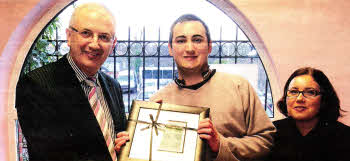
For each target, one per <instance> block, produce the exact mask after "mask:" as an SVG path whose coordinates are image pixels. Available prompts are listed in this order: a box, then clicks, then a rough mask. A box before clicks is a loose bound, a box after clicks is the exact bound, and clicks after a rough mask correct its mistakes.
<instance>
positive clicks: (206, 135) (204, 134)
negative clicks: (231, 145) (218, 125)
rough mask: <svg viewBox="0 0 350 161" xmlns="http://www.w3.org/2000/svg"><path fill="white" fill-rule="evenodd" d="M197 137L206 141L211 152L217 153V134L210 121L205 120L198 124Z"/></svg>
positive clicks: (218, 144)
mask: <svg viewBox="0 0 350 161" xmlns="http://www.w3.org/2000/svg"><path fill="white" fill-rule="evenodd" d="M197 132H198V134H199V137H200V138H202V139H205V140H207V141H208V144H209V146H210V149H211V150H212V151H213V152H218V151H219V147H220V138H219V133H218V131H217V130H216V129H215V127H214V125H213V123H212V122H211V120H210V119H208V118H206V119H204V120H202V121H200V122H199V125H198V131H197Z"/></svg>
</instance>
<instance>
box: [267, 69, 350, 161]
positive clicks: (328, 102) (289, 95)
mask: <svg viewBox="0 0 350 161" xmlns="http://www.w3.org/2000/svg"><path fill="white" fill-rule="evenodd" d="M277 106H278V108H279V110H280V111H281V112H282V114H284V115H285V116H286V117H287V118H285V119H282V120H278V121H275V122H274V125H275V126H276V128H277V133H276V136H275V146H274V148H273V149H272V153H271V156H270V158H269V159H268V160H271V161H272V160H279V161H280V160H282V161H285V160H289V161H292V160H293V161H324V160H328V161H341V160H344V161H345V160H350V143H349V139H348V138H349V137H350V132H349V131H350V128H349V127H347V126H345V125H344V124H342V123H340V122H338V121H337V119H338V117H339V116H340V112H339V110H340V105H339V98H338V96H337V94H336V92H335V90H334V88H333V86H332V84H331V83H330V81H329V80H328V78H327V76H326V75H325V74H324V73H323V72H322V71H320V70H317V69H314V68H310V67H306V68H300V69H298V70H296V71H295V72H294V73H293V74H292V75H291V76H290V77H289V79H288V80H287V83H286V85H285V86H284V94H283V97H282V98H281V99H280V100H279V101H278V103H277ZM347 146H348V147H349V148H348V147H347ZM347 153H348V154H347ZM348 156H349V157H348Z"/></svg>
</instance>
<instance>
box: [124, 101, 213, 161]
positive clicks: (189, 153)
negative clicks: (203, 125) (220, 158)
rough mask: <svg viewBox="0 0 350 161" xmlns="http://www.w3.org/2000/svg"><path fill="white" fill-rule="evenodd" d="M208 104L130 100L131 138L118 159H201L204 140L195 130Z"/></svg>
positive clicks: (135, 160) (187, 160)
mask: <svg viewBox="0 0 350 161" xmlns="http://www.w3.org/2000/svg"><path fill="white" fill-rule="evenodd" d="M207 117H209V108H206V107H193V106H181V105H173V104H166V103H163V104H159V103H155V102H146V101H135V100H134V101H133V103H132V110H131V113H130V115H129V119H128V127H127V132H128V133H129V137H130V141H129V142H127V143H126V145H125V146H124V147H123V148H122V149H121V152H120V154H119V156H118V161H126V160H128V161H150V160H155V161H179V160H181V161H200V160H203V157H204V156H203V155H204V147H205V146H204V144H203V141H202V140H201V139H200V138H199V135H198V134H197V128H198V123H199V121H200V120H202V119H204V118H207Z"/></svg>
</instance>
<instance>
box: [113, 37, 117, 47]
mask: <svg viewBox="0 0 350 161" xmlns="http://www.w3.org/2000/svg"><path fill="white" fill-rule="evenodd" d="M115 44H117V37H115V38H114V40H113V47H112V49H113V50H114V48H115Z"/></svg>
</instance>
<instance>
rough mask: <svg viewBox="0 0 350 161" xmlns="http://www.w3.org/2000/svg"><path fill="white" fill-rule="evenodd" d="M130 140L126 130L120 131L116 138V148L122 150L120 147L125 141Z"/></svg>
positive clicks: (118, 150)
mask: <svg viewBox="0 0 350 161" xmlns="http://www.w3.org/2000/svg"><path fill="white" fill-rule="evenodd" d="M127 141H129V133H128V132H126V131H122V132H119V133H118V134H117V138H116V139H115V140H114V142H115V147H114V149H115V150H116V151H117V153H119V152H120V149H121V147H122V146H123V145H125V143H126V142H127Z"/></svg>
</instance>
